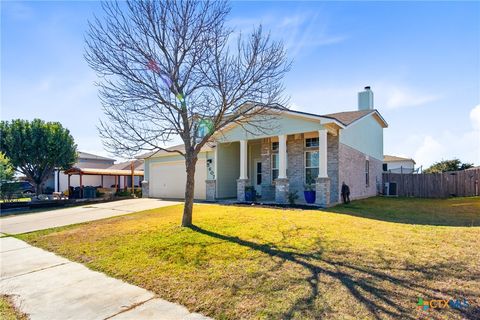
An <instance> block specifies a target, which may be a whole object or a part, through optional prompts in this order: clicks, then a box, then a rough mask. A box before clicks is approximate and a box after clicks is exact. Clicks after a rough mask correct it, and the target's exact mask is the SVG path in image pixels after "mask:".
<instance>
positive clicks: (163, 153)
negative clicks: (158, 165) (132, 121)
mask: <svg viewBox="0 0 480 320" xmlns="http://www.w3.org/2000/svg"><path fill="white" fill-rule="evenodd" d="M165 149H166V150H171V151H173V150H178V151H181V152H185V145H184V144H183V143H182V144H177V145H175V146H171V147H168V148H165ZM211 150H212V147H211V146H210V145H208V143H206V144H205V145H204V146H203V147H202V150H201V151H200V152H205V151H211ZM166 155H172V156H175V155H177V156H178V155H180V154H179V153H178V152H168V151H165V150H157V151H150V152H147V153H144V154H141V155H139V156H137V157H136V158H137V159H147V158H150V157H153V156H155V157H157V156H166Z"/></svg>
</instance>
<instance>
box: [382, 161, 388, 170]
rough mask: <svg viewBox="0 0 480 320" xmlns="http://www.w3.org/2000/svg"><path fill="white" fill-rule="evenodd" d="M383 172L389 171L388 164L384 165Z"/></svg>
mask: <svg viewBox="0 0 480 320" xmlns="http://www.w3.org/2000/svg"><path fill="white" fill-rule="evenodd" d="M383 171H385V172H387V171H388V163H384V164H383Z"/></svg>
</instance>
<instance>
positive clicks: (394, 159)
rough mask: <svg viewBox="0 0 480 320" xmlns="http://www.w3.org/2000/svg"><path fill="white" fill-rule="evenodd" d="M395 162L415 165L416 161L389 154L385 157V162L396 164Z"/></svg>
mask: <svg viewBox="0 0 480 320" xmlns="http://www.w3.org/2000/svg"><path fill="white" fill-rule="evenodd" d="M395 161H412V162H413V163H415V160H413V159H412V158H403V157H397V156H390V155H388V154H386V155H384V156H383V162H395Z"/></svg>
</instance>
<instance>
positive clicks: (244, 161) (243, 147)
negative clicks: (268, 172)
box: [239, 140, 248, 179]
mask: <svg viewBox="0 0 480 320" xmlns="http://www.w3.org/2000/svg"><path fill="white" fill-rule="evenodd" d="M247 146H248V140H240V177H239V179H248V173H247V170H248V151H247Z"/></svg>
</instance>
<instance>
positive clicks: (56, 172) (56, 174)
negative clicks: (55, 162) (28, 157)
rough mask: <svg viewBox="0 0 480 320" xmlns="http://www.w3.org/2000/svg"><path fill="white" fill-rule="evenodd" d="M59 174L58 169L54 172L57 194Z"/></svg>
mask: <svg viewBox="0 0 480 320" xmlns="http://www.w3.org/2000/svg"><path fill="white" fill-rule="evenodd" d="M58 174H59V172H58V169H55V171H53V186H54V191H55V192H58Z"/></svg>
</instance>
